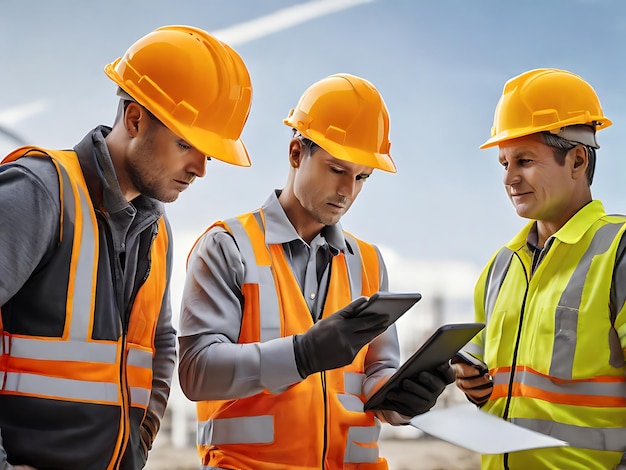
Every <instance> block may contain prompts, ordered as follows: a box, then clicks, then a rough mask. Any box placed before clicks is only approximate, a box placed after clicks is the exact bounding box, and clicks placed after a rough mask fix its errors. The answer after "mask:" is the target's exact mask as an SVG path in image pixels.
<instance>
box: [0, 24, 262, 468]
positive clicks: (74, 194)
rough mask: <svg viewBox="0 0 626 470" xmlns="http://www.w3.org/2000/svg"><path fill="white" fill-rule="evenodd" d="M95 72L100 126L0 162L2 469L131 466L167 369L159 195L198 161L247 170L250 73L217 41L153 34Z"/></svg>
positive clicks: (170, 354)
mask: <svg viewBox="0 0 626 470" xmlns="http://www.w3.org/2000/svg"><path fill="white" fill-rule="evenodd" d="M163 64H176V66H175V67H174V66H169V67H164V66H163ZM191 70H193V73H190V71H191ZM105 72H106V74H107V76H108V77H109V78H111V80H113V81H114V82H115V83H116V84H117V85H118V86H119V90H118V95H120V96H121V100H120V105H119V108H118V114H117V116H116V119H115V123H114V125H113V128H109V127H105V126H100V127H97V128H95V129H94V130H92V131H91V132H90V133H89V134H88V135H87V136H86V137H85V138H84V139H83V140H82V141H81V142H80V143H79V144H78V145H76V147H75V148H74V149H73V150H72V151H58V150H44V149H39V148H34V147H30V148H27V147H25V148H21V149H18V150H16V151H14V152H13V153H11V154H10V155H9V156H8V157H7V158H6V159H5V160H4V163H3V164H2V165H1V166H0V197H1V198H2V200H3V204H2V205H1V206H0V220H2V229H1V230H0V247H2V248H1V249H0V279H2V281H0V305H1V306H2V335H3V349H2V356H1V359H0V360H1V363H2V372H3V376H2V387H1V389H0V430H1V433H2V444H3V448H2V449H1V450H2V452H0V468H20V469H24V468H38V469H61V468H62V469H70V468H71V469H79V468H80V469H87V468H90V469H96V468H98V469H140V468H142V467H143V466H144V465H145V462H146V459H147V456H148V450H149V449H150V447H151V445H152V442H153V440H154V438H155V435H156V433H157V431H158V429H159V424H160V421H161V418H162V416H163V413H164V411H165V406H166V403H167V399H168V396H169V391H170V382H171V376H172V373H173V370H174V367H175V346H176V337H175V334H176V332H175V330H174V328H173V326H172V325H171V306H170V296H169V280H170V273H171V264H172V255H171V247H172V240H171V233H170V229H169V225H168V222H167V220H166V218H165V213H164V209H163V204H162V202H171V201H174V200H175V199H176V198H177V197H178V195H179V193H180V192H181V191H183V190H185V189H186V188H187V187H188V186H189V185H190V184H191V183H192V182H193V181H194V179H195V178H196V177H202V176H204V174H205V165H206V160H207V159H208V158H209V156H210V157H214V158H217V159H220V160H223V161H225V162H229V163H233V164H235V165H242V166H249V165H250V161H249V159H248V155H247V152H246V149H245V147H244V145H243V143H242V142H241V140H240V134H241V131H242V128H243V126H244V123H245V121H246V119H247V116H248V112H249V109H250V100H251V86H250V78H249V75H248V71H247V69H246V67H245V65H244V63H243V61H242V60H241V58H240V57H239V56H238V55H237V53H235V52H234V51H233V50H232V49H231V48H230V47H228V46H227V45H225V44H223V43H222V42H220V41H218V40H216V39H215V38H213V37H211V36H210V35H208V34H207V33H206V32H204V31H202V30H200V29H196V28H193V27H187V26H165V27H162V28H159V29H157V30H155V31H153V32H151V33H150V34H148V35H147V36H144V37H143V38H141V39H139V40H138V41H137V42H136V43H135V44H133V45H132V46H131V47H130V48H129V49H128V51H127V52H126V54H125V55H124V56H123V57H122V58H119V59H117V60H116V61H115V62H113V63H111V64H109V65H107V66H106V68H105ZM207 90H211V93H208V92H207ZM11 465H12V466H13V467H11Z"/></svg>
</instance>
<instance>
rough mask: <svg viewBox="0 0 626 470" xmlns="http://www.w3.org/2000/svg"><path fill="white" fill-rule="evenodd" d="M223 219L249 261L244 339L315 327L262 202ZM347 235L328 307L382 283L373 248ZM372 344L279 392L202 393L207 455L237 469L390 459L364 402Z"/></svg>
mask: <svg viewBox="0 0 626 470" xmlns="http://www.w3.org/2000/svg"><path fill="white" fill-rule="evenodd" d="M217 225H219V226H221V227H223V228H225V229H226V230H228V231H229V232H230V233H231V234H232V235H233V237H234V239H235V241H236V242H237V246H238V247H239V249H240V252H241V254H242V258H243V260H244V264H245V265H246V272H245V279H244V281H243V286H242V292H243V294H244V299H245V302H244V311H243V317H242V325H241V334H240V337H239V343H251V342H258V341H261V338H262V339H263V340H264V341H266V340H270V339H272V338H280V337H285V336H290V335H294V334H298V333H303V332H305V331H306V330H307V329H309V328H310V327H312V326H313V320H312V318H311V314H310V311H309V309H308V307H307V304H306V302H305V300H304V298H303V296H302V293H301V291H300V287H299V286H298V282H297V281H296V278H295V277H294V275H293V273H292V271H291V268H290V266H289V263H288V261H287V259H286V258H285V254H284V251H283V247H282V245H266V244H265V236H264V231H263V226H264V225H263V217H262V211H257V212H255V213H248V214H245V215H243V216H239V217H237V218H234V219H230V220H227V221H225V222H220V223H217ZM346 237H347V238H348V239H349V240H350V241H351V246H354V247H358V250H357V251H358V253H357V255H356V256H353V255H350V258H351V260H346V255H345V254H343V253H340V254H339V255H337V256H334V257H333V260H332V266H331V276H330V281H329V289H328V293H327V297H326V302H325V305H324V312H323V317H326V316H328V315H330V314H332V313H334V312H335V311H337V310H339V309H341V308H343V307H345V306H346V305H347V304H348V303H350V302H351V301H352V298H351V292H353V293H354V295H355V297H356V296H359V295H367V296H369V295H371V294H373V293H374V292H376V291H377V290H378V289H379V284H380V282H379V265H378V258H377V254H376V251H375V248H374V247H373V246H372V245H369V244H367V243H365V242H362V241H360V240H357V239H356V238H353V237H351V236H350V235H348V234H346ZM359 254H360V255H359ZM351 263H353V264H351ZM349 272H351V273H353V274H352V276H351V275H349ZM356 273H358V275H355V274H356ZM355 280H358V283H359V285H358V286H356V285H354V284H355ZM355 289H356V292H355ZM261 305H263V306H264V308H263V309H262V308H261ZM366 353H367V346H366V347H364V348H363V349H362V350H361V351H360V352H359V354H358V355H357V357H356V358H355V360H354V362H353V363H352V364H351V365H349V366H346V367H343V368H340V369H335V370H330V371H325V372H321V373H316V374H312V375H310V376H309V377H307V378H306V379H304V380H303V381H302V382H299V383H297V384H294V385H292V386H290V387H289V388H287V390H285V391H283V392H282V393H279V394H272V393H270V392H268V391H264V392H261V393H258V394H256V395H254V396H251V397H247V398H241V399H237V400H222V401H217V400H216V401H204V402H199V403H198V404H197V413H198V422H199V425H198V436H199V437H198V439H199V442H198V449H199V453H200V456H201V458H202V463H203V465H209V466H215V467H222V468H236V469H240V470H293V469H294V468H298V469H302V470H304V469H310V470H321V469H327V470H334V469H346V470H385V469H387V468H388V465H387V461H386V460H385V459H384V458H381V457H379V456H378V445H377V440H378V435H379V432H380V425H379V423H378V422H377V421H376V419H375V417H374V414H373V413H372V412H364V411H363V402H364V401H365V397H364V395H363V390H362V384H363V377H364V361H365V356H366Z"/></svg>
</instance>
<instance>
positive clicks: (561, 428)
mask: <svg viewBox="0 0 626 470" xmlns="http://www.w3.org/2000/svg"><path fill="white" fill-rule="evenodd" d="M511 421H512V422H513V423H514V424H517V425H519V426H523V427H525V428H527V429H531V430H533V431H537V432H540V433H542V434H547V435H550V436H553V437H556V438H557V439H562V440H564V441H566V442H568V443H569V444H570V446H572V447H579V448H583V449H594V450H608V451H613V452H624V451H626V428H586V427H582V426H574V425H571V424H563V423H558V422H555V421H543V420H538V419H528V418H514V419H512V420H511Z"/></svg>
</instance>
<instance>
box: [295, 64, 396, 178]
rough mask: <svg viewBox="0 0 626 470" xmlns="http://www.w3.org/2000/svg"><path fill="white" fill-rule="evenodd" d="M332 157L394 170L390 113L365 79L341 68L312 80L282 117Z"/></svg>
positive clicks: (374, 88) (375, 90) (393, 171)
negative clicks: (294, 104)
mask: <svg viewBox="0 0 626 470" xmlns="http://www.w3.org/2000/svg"><path fill="white" fill-rule="evenodd" d="M283 122H284V123H285V124H287V125H288V126H291V127H292V128H294V129H297V130H298V132H300V134H302V135H303V136H304V137H306V138H307V139H310V140H312V141H313V142H315V143H316V144H317V145H319V146H320V147H321V148H323V149H324V150H326V151H327V152H328V153H330V154H331V155H332V156H333V157H335V158H338V159H340V160H346V161H349V162H352V163H356V164H359V165H365V166H368V167H370V168H379V169H381V170H385V171H389V172H392V173H395V172H396V165H395V164H394V162H393V160H392V158H391V155H390V154H389V149H390V147H391V142H390V141H389V112H388V111H387V106H386V105H385V102H384V101H383V98H382V96H381V95H380V93H379V92H378V90H377V89H376V87H374V85H372V84H371V83H370V82H368V81H367V80H365V79H363V78H360V77H357V76H354V75H350V74H347V73H340V74H336V75H331V76H329V77H326V78H323V79H322V80H320V81H318V82H316V83H314V84H313V85H311V86H310V87H309V88H307V89H306V90H305V92H304V93H303V94H302V96H301V97H300V100H299V101H298V104H297V105H296V107H295V108H293V109H292V110H291V111H290V112H289V115H288V116H287V117H286V118H285V119H284V120H283Z"/></svg>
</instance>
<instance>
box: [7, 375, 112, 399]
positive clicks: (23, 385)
mask: <svg viewBox="0 0 626 470" xmlns="http://www.w3.org/2000/svg"><path fill="white" fill-rule="evenodd" d="M4 391H9V392H18V393H25V394H29V395H36V396H45V397H53V398H57V397H58V398H66V399H69V400H89V401H98V402H102V403H111V404H115V403H117V402H118V397H119V387H118V386H117V384H114V383H106V382H87V381H84V380H72V379H61V378H58V377H46V376H43V375H38V374H26V373H16V372H8V373H7V374H6V383H5V386H4Z"/></svg>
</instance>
